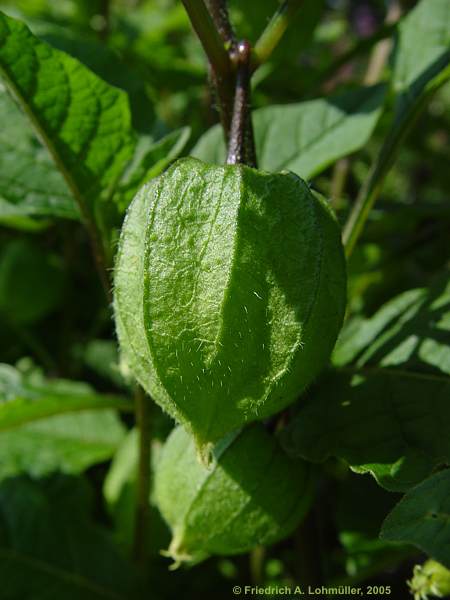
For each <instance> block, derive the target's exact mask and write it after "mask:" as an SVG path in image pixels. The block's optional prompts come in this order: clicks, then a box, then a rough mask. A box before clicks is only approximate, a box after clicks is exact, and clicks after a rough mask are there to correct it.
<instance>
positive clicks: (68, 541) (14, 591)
mask: <svg viewBox="0 0 450 600" xmlns="http://www.w3.org/2000/svg"><path fill="white" fill-rule="evenodd" d="M92 504H93V502H92V498H91V493H90V489H89V488H88V487H87V484H86V483H85V482H84V481H83V480H81V479H76V478H72V477H70V478H69V477H62V476H54V477H52V478H50V479H46V480H42V481H32V480H30V479H28V478H25V477H22V478H17V479H9V480H7V481H3V482H2V483H1V484H0V580H1V582H2V591H1V595H2V598H5V600H6V598H8V600H24V599H25V598H28V599H30V600H31V599H32V600H55V599H56V598H63V599H64V600H130V599H131V598H134V597H135V596H134V593H133V588H134V582H133V576H134V574H133V568H132V566H131V565H130V564H128V563H127V562H126V561H125V560H124V559H123V558H122V557H121V556H120V555H119V553H118V551H117V550H116V548H114V545H113V544H112V541H111V538H110V535H109V533H108V531H106V530H105V529H103V528H102V527H99V526H98V525H96V524H95V523H94V521H93V519H92V516H91V515H92V511H93V506H92Z"/></svg>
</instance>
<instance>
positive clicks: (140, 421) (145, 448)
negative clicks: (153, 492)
mask: <svg viewBox="0 0 450 600" xmlns="http://www.w3.org/2000/svg"><path fill="white" fill-rule="evenodd" d="M135 412H136V425H137V428H138V430H139V462H138V477H137V495H136V514H135V523H134V546H133V556H134V560H135V561H136V563H137V564H138V565H140V566H141V567H144V566H145V563H146V559H147V550H148V533H149V508H150V505H149V497H150V468H151V467H150V460H151V422H150V414H151V401H150V398H148V397H146V396H145V393H144V391H143V389H142V388H141V387H140V386H138V387H137V388H136V392H135Z"/></svg>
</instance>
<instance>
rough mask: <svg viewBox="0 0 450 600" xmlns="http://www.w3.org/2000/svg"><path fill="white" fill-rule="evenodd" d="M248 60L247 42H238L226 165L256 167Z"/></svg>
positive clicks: (248, 46)
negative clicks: (240, 164)
mask: <svg viewBox="0 0 450 600" xmlns="http://www.w3.org/2000/svg"><path fill="white" fill-rule="evenodd" d="M250 59H251V47H250V44H249V42H248V41H246V40H244V41H241V42H239V44H238V45H237V47H236V63H237V75H236V90H235V94H234V104H233V117H232V121H231V129H230V141H229V145H228V157H227V164H229V165H235V164H239V163H242V164H246V165H249V166H251V167H256V152H255V144H254V137H253V123H252V116H251V110H250Z"/></svg>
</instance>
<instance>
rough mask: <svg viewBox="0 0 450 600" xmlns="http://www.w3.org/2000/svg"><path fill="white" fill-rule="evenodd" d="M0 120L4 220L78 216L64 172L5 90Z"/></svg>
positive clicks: (0, 204)
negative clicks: (57, 165) (62, 172)
mask: <svg viewBox="0 0 450 600" xmlns="http://www.w3.org/2000/svg"><path fill="white" fill-rule="evenodd" d="M0 119H1V123H2V127H1V129H0V148H1V149H2V151H1V152H0V223H1V224H11V223H13V222H15V220H16V219H17V218H18V217H24V216H25V217H26V216H44V217H64V218H68V219H78V218H79V212H78V208H77V206H76V204H75V201H74V200H73V197H72V194H71V193H70V190H69V188H68V187H67V185H66V183H65V181H64V179H63V177H62V175H61V174H60V173H59V172H58V171H57V170H56V169H55V166H54V164H53V162H52V160H51V159H50V157H49V155H48V154H47V152H46V151H45V149H44V148H43V147H42V146H41V145H40V144H38V143H37V141H36V138H35V137H34V135H33V134H32V132H31V131H30V128H29V127H28V124H27V122H26V120H25V119H24V118H23V115H22V114H21V113H20V110H19V109H18V108H17V106H16V104H15V103H14V102H13V101H12V100H11V98H10V96H9V95H8V94H7V93H6V92H5V91H4V90H0Z"/></svg>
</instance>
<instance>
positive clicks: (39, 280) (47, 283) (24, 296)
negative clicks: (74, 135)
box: [0, 153, 65, 325]
mask: <svg viewBox="0 0 450 600" xmlns="http://www.w3.org/2000/svg"><path fill="white" fill-rule="evenodd" d="M0 155H1V153H0ZM0 160H1V159H0ZM64 284H65V273H64V271H63V266H62V263H61V260H60V257H58V256H56V255H55V254H50V253H45V252H44V251H43V250H42V249H41V248H40V247H39V246H38V245H37V244H34V243H32V242H31V241H29V240H27V239H20V238H19V239H15V240H13V241H12V242H10V243H9V244H7V245H6V246H5V248H4V249H3V252H2V253H1V254H0V316H1V317H3V318H4V319H5V321H6V322H9V323H10V324H11V325H26V324H30V323H33V322H35V321H38V320H39V319H42V318H43V317H45V316H47V315H48V314H50V313H51V312H52V311H53V310H55V308H56V307H57V306H58V305H59V304H60V302H61V301H62V297H63V292H64ZM31 298H32V301H31V300H30V299H31Z"/></svg>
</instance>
